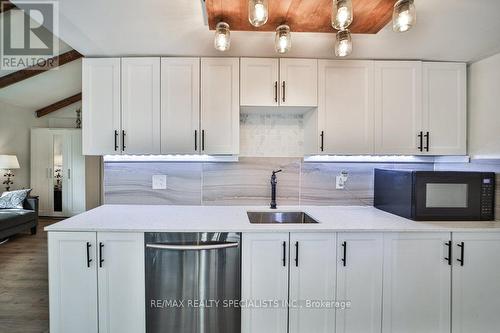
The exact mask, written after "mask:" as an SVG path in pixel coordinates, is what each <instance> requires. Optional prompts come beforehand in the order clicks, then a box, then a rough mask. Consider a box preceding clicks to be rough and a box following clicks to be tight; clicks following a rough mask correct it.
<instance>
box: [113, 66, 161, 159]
mask: <svg viewBox="0 0 500 333" xmlns="http://www.w3.org/2000/svg"><path fill="white" fill-rule="evenodd" d="M121 134H122V138H123V142H122V149H123V153H125V154H159V153H160V140H161V139H160V58H123V59H122V133H121Z"/></svg>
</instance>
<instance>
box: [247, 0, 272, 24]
mask: <svg viewBox="0 0 500 333" xmlns="http://www.w3.org/2000/svg"><path fill="white" fill-rule="evenodd" d="M268 16H269V15H268V6H267V0H248V21H250V24H251V25H253V26H254V27H260V26H262V25H264V24H266V22H267V19H268Z"/></svg>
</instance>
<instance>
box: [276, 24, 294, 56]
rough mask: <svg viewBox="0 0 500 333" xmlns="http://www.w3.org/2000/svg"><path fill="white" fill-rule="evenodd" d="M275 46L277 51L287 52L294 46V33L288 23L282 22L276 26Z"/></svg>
mask: <svg viewBox="0 0 500 333" xmlns="http://www.w3.org/2000/svg"><path fill="white" fill-rule="evenodd" d="M274 44H275V45H274V46H275V48H276V52H278V53H282V54H283V53H287V52H288V51H290V48H291V47H292V35H291V33H290V27H289V26H288V25H286V24H282V25H280V26H279V27H277V28H276V37H275V38H274Z"/></svg>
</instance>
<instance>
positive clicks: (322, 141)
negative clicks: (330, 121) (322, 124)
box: [319, 131, 325, 151]
mask: <svg viewBox="0 0 500 333" xmlns="http://www.w3.org/2000/svg"><path fill="white" fill-rule="evenodd" d="M319 136H320V137H321V145H320V146H319V149H321V151H323V150H324V148H325V146H324V143H325V132H324V131H321V134H320V135H319Z"/></svg>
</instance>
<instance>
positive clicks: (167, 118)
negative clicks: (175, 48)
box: [161, 58, 200, 154]
mask: <svg viewBox="0 0 500 333" xmlns="http://www.w3.org/2000/svg"><path fill="white" fill-rule="evenodd" d="M199 129H200V59H199V58H162V59H161V153H162V154H193V153H198V152H199V151H200V149H199V148H200V145H199V141H200V140H199V138H200V133H199Z"/></svg>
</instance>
